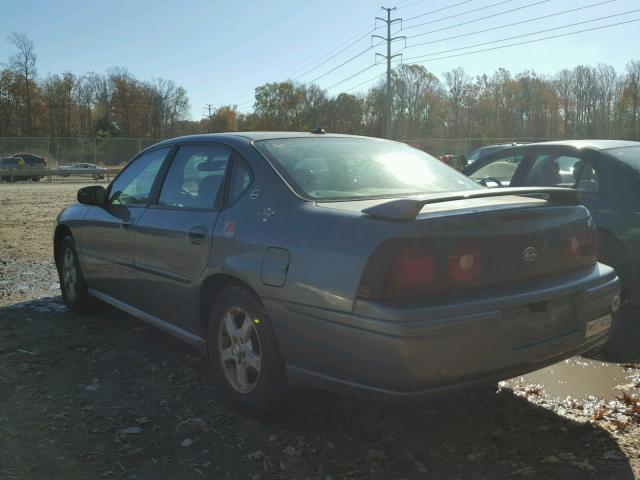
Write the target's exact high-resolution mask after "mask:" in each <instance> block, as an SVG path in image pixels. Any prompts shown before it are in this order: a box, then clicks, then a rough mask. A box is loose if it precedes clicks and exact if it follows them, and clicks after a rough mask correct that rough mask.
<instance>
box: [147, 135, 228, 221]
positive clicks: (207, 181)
mask: <svg viewBox="0 0 640 480" xmlns="http://www.w3.org/2000/svg"><path fill="white" fill-rule="evenodd" d="M230 158H231V150H230V149H229V148H227V147H224V146H222V145H202V146H200V145H186V146H183V147H180V149H179V150H178V153H177V154H176V156H175V158H174V159H173V161H172V162H171V166H170V167H169V171H168V172H167V176H166V178H165V180H164V184H163V185H162V190H160V198H159V199H158V204H160V205H165V206H168V207H179V208H213V207H214V206H215V204H216V202H217V200H218V199H219V196H220V195H221V194H222V186H223V183H224V176H225V173H226V171H227V167H228V165H229V161H230Z"/></svg>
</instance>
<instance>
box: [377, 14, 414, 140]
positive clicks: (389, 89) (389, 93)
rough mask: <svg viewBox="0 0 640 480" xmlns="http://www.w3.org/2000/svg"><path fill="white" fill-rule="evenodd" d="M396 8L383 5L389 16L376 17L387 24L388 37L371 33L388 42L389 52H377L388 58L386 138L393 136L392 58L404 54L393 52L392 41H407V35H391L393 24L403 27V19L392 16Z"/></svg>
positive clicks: (385, 111)
mask: <svg viewBox="0 0 640 480" xmlns="http://www.w3.org/2000/svg"><path fill="white" fill-rule="evenodd" d="M395 9H396V8H395V7H393V8H386V7H382V10H385V11H386V12H387V18H380V17H376V22H377V21H378V20H380V21H381V22H384V23H386V24H387V36H386V37H382V36H380V35H371V38H379V39H381V40H383V41H385V42H387V54H386V55H383V54H381V53H376V56H378V55H380V56H381V57H382V58H385V59H386V60H387V95H386V99H385V107H384V136H385V137H386V138H389V139H390V138H391V135H392V132H391V125H392V121H391V116H392V112H393V91H392V87H391V60H393V59H394V58H395V57H400V56H402V54H401V53H397V54H395V55H392V54H391V43H393V42H394V41H395V40H401V39H404V40H405V41H406V39H407V37H405V36H401V37H392V36H391V25H392V24H393V23H395V22H400V28H401V29H402V19H401V18H394V19H392V18H391V12H393V11H394V10H395Z"/></svg>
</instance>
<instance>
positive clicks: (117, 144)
mask: <svg viewBox="0 0 640 480" xmlns="http://www.w3.org/2000/svg"><path fill="white" fill-rule="evenodd" d="M160 140H161V139H159V138H96V137H89V138H76V137H70V138H59V137H0V157H5V156H10V155H13V154H15V153H26V152H28V153H35V154H37V155H42V156H44V157H46V158H47V161H48V166H49V168H57V167H59V166H61V165H72V164H74V163H84V162H86V163H95V164H96V165H100V166H104V167H114V166H121V165H123V164H125V163H126V162H127V161H128V160H130V159H131V158H132V157H133V156H134V155H135V154H136V153H138V152H139V151H140V150H142V149H144V148H146V147H148V146H150V145H153V144H154V143H156V142H158V141H160ZM545 140H551V139H545V138H457V139H456V138H453V139H452V138H434V139H413V140H402V141H403V142H406V143H408V144H410V145H413V146H414V147H417V148H419V149H421V150H424V151H425V152H428V153H430V154H431V155H434V156H436V157H437V156H440V155H445V154H452V155H460V154H464V155H468V154H469V153H471V152H472V151H473V150H474V149H475V148H478V147H482V146H485V145H494V144H501V143H527V142H538V141H545Z"/></svg>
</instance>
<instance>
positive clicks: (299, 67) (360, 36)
mask: <svg viewBox="0 0 640 480" xmlns="http://www.w3.org/2000/svg"><path fill="white" fill-rule="evenodd" d="M370 21H371V20H370V18H369V19H367V20H363V21H362V22H360V23H358V24H356V25H355V27H354V29H357V28H358V27H359V26H360V25H364V24H365V23H367V22H370ZM373 31H375V28H373V29H371V28H369V27H367V29H366V32H365V33H362V32H363V30H361V31H360V32H359V33H358V34H357V35H356V36H357V38H356V40H355V41H354V40H353V38H355V37H356V36H352V35H351V33H352V31H350V32H348V34H347V35H348V36H349V37H350V38H349V39H348V40H347V41H345V42H342V43H340V45H339V47H338V48H341V47H343V46H344V45H347V44H348V45H347V47H344V48H343V49H342V50H341V52H342V51H344V50H347V49H348V48H350V47H351V46H353V45H355V44H356V43H357V42H358V41H360V40H362V39H364V38H366V37H368V36H369V35H370V34H371V33H372V32H373ZM347 35H341V36H340V37H338V39H336V40H335V41H333V42H330V44H329V45H331V44H334V43H336V42H339V41H340V39H342V38H344V37H345V36H347ZM327 49H328V46H325V47H324V48H322V49H320V50H318V51H317V52H324V51H326V50H327ZM317 52H316V53H317ZM324 55H325V54H324V53H323V54H321V55H317V56H314V57H313V59H312V60H308V61H306V62H303V63H302V64H297V65H295V66H294V67H293V68H288V69H286V70H284V71H283V72H282V73H281V74H279V75H277V76H278V77H284V76H286V75H288V74H290V73H293V72H295V71H299V70H302V69H304V68H307V67H308V66H309V65H311V64H313V63H314V62H316V61H317V60H318V59H321V58H323V57H324ZM337 55H338V54H334V55H332V56H331V57H330V58H329V59H327V60H326V61H325V62H323V64H325V63H326V62H327V61H329V60H331V59H332V58H335V56H337ZM319 66H321V65H319ZM312 70H315V68H313V69H311V70H309V71H307V72H305V73H304V74H302V75H300V76H299V77H298V78H301V77H303V76H305V75H306V74H307V73H309V72H310V71H312ZM253 95H254V94H253V93H249V94H247V95H243V96H242V97H239V98H238V101H239V103H238V105H244V104H246V103H248V102H249V101H251V99H250V100H249V101H242V100H243V99H245V98H250V97H253Z"/></svg>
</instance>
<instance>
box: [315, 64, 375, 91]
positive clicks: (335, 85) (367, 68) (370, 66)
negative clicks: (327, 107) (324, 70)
mask: <svg viewBox="0 0 640 480" xmlns="http://www.w3.org/2000/svg"><path fill="white" fill-rule="evenodd" d="M378 65H380V64H379V63H374V64H371V65H369V66H368V67H365V68H363V69H362V70H359V71H357V72H356V73H354V74H353V75H349V76H348V77H347V78H344V79H342V80H340V81H339V82H336V83H334V84H333V85H331V86H330V87H327V88H325V90H333V89H334V88H336V87H337V86H338V85H342V84H343V83H345V82H348V81H349V80H351V79H353V78H355V77H357V76H358V75H361V74H363V73H364V72H368V71H369V70H371V69H372V68H373V67H376V66H378Z"/></svg>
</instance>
